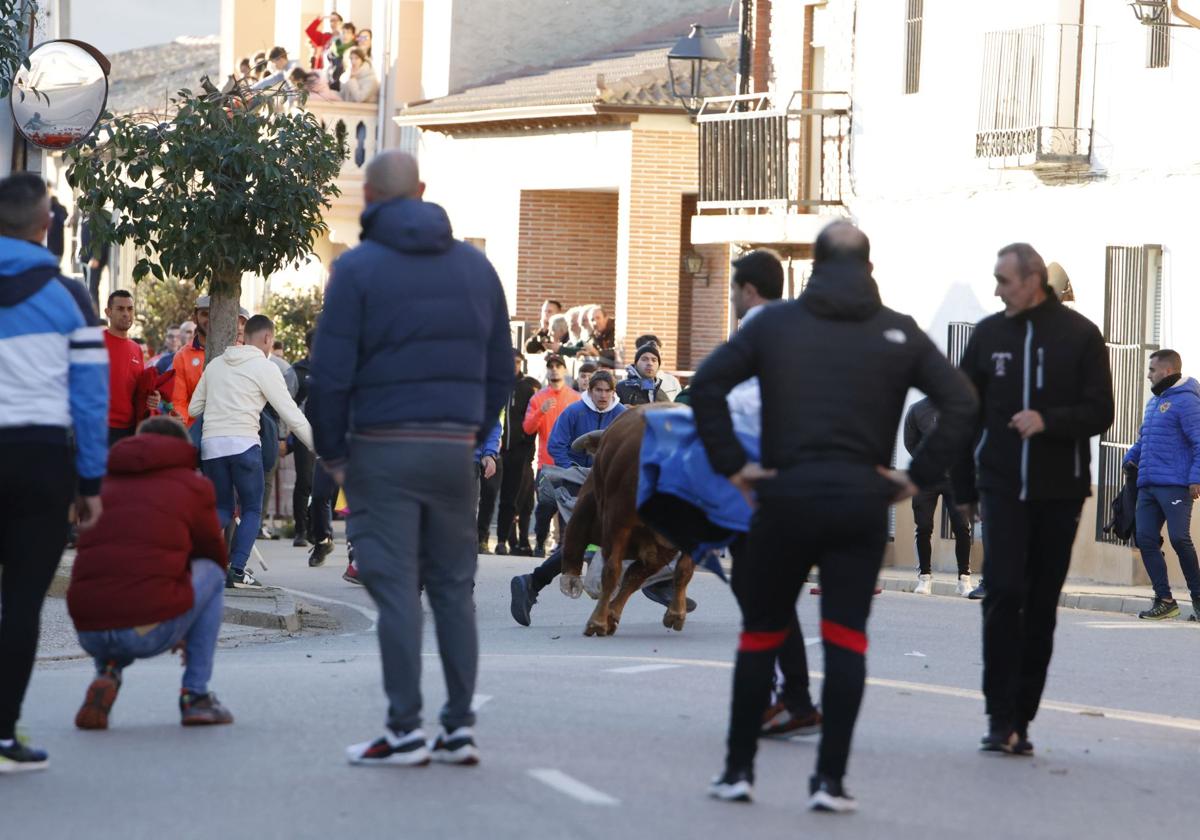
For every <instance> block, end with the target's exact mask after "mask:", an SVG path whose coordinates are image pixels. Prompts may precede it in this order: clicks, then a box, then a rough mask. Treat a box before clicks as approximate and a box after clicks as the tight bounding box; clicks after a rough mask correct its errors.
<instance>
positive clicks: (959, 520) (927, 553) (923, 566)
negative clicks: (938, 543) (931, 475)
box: [912, 484, 971, 575]
mask: <svg viewBox="0 0 1200 840" xmlns="http://www.w3.org/2000/svg"><path fill="white" fill-rule="evenodd" d="M939 497H940V498H941V500H942V506H943V507H944V508H945V509H946V511H947V512H948V513H949V514H950V528H951V530H952V531H953V532H954V559H955V560H956V561H958V573H959V574H960V575H969V574H971V523H970V522H968V521H967V518H966V517H965V516H963V515H962V513H960V512H959V510H958V507H957V506H956V505H955V504H954V495H953V494H952V493H951V492H950V485H949V484H940V485H938V486H937V487H930V488H929V489H928V490H922V491H921V492H920V493H918V494H917V495H915V496H913V500H912V508H913V522H914V523H915V525H916V541H917V566H918V570H919V572H920V573H921V574H923V575H928V574H932V572H933V543H932V540H933V515H934V511H935V509H936V508H937V501H938V498H939Z"/></svg>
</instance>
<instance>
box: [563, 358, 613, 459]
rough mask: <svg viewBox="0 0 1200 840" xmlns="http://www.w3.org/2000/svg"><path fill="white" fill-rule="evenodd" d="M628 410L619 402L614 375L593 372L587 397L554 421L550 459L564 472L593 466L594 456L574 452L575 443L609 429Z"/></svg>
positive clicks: (566, 409)
mask: <svg viewBox="0 0 1200 840" xmlns="http://www.w3.org/2000/svg"><path fill="white" fill-rule="evenodd" d="M624 410H625V406H624V405H622V404H621V403H619V402H617V398H616V386H615V381H614V380H613V375H612V374H611V373H609V372H608V371H606V370H598V371H596V372H595V373H593V374H592V378H591V379H590V380H588V389H587V391H585V392H584V394H583V397H582V398H580V399H579V401H578V402H573V403H571V404H570V405H569V406H567V407H566V408H564V409H563V412H562V414H560V415H559V416H558V420H556V421H555V422H554V429H553V430H551V432H550V440H549V442H548V443H547V444H546V449H547V451H549V453H550V457H551V458H553V459H554V466H556V467H562V468H564V469H566V468H567V467H572V466H579V467H590V466H591V465H592V456H591V455H589V454H588V453H587V452H576V451H574V450H573V449H571V442H572V441H574V440H575V438H577V437H579V436H580V435H586V434H587V433H588V432H595V431H598V430H601V429H607V428H608V427H609V426H611V425H612V421H613V420H616V419H617V416H618V415H619V414H621V412H623V411H624Z"/></svg>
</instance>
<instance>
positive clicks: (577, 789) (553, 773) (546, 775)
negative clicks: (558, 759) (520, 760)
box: [529, 768, 621, 805]
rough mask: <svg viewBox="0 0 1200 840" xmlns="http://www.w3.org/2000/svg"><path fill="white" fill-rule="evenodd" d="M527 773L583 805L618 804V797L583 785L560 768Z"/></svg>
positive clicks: (540, 769) (541, 769)
mask: <svg viewBox="0 0 1200 840" xmlns="http://www.w3.org/2000/svg"><path fill="white" fill-rule="evenodd" d="M529 775H530V776H532V777H533V778H535V779H537V780H538V781H539V782H541V783H542V784H544V785H546V786H547V787H552V788H554V789H555V790H557V791H558V792H559V793H565V794H566V795H567V796H569V797H571V798H572V799H577V800H579V801H580V802H582V803H584V804H585V805H620V804H621V801H620V800H619V799H613V798H612V797H611V796H609V795H608V794H607V793H604V792H602V791H599V790H596V789H595V788H594V787H591V786H590V785H585V784H584V783H583V782H581V781H579V780H578V779H575V778H572V777H571V776H568V775H567V774H566V773H564V772H562V771H561V770H554V769H551V768H539V769H535V770H530V771H529Z"/></svg>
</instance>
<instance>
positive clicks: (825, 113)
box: [696, 91, 850, 212]
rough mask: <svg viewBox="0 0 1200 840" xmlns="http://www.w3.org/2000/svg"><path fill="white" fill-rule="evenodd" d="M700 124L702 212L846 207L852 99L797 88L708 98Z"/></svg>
mask: <svg viewBox="0 0 1200 840" xmlns="http://www.w3.org/2000/svg"><path fill="white" fill-rule="evenodd" d="M696 121H697V123H698V125H699V128H700V196H699V200H698V201H697V205H696V206H697V208H698V209H699V210H701V211H703V210H738V209H764V210H777V211H782V212H786V211H789V210H795V209H800V208H809V207H821V206H830V205H841V204H843V203H844V202H843V195H844V194H846V193H848V191H849V186H848V182H849V166H850V96H849V94H847V93H843V92H838V91H797V92H795V93H793V94H792V95H791V97H790V99H789V101H788V102H787V104H786V105H785V106H784V107H776V105H775V103H774V102H773V101H772V99H771V97H770V95H769V94H751V95H748V96H722V97H715V98H712V99H706V100H705V102H704V105H703V107H702V108H701V109H700V113H699V114H698V115H697V118H696Z"/></svg>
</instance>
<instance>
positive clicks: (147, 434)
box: [67, 417, 233, 729]
mask: <svg viewBox="0 0 1200 840" xmlns="http://www.w3.org/2000/svg"><path fill="white" fill-rule="evenodd" d="M108 470H109V473H108V478H106V479H105V481H104V486H103V490H102V492H101V500H102V503H103V510H104V513H103V515H102V516H101V518H100V521H99V523H98V524H97V525H96V527H94V528H92V529H91V530H89V531H86V532H84V534H83V535H82V536H81V537H80V540H79V552H78V554H77V556H76V559H75V566H74V568H73V569H72V570H71V585H70V588H69V589H68V590H67V607H68V609H69V610H70V613H71V618H72V620H73V621H74V622H75V629H76V631H77V632H78V633H79V644H80V645H81V646H82V647H83V649H84V650H85V651H87V652H88V653H89V654H90V655H91V656H92V657H93V658H94V659H95V660H96V678H95V679H94V680H93V681H92V684H91V685H90V686H88V690H87V695H86V697H85V698H84V701H83V705H82V706H81V707H80V709H79V713H78V714H77V715H76V716H75V725H76V726H78V727H79V728H80V729H107V728H108V714H109V711H110V710H111V709H112V706H113V703H114V702H115V701H116V699H117V692H118V691H119V690H120V688H121V672H122V671H123V669H124V668H126V667H127V666H129V665H131V664H132V663H133V661H134V660H136V659H149V658H150V657H152V656H157V655H159V654H160V653H165V652H166V651H168V650H182V651H183V655H184V672H183V688H182V691H181V692H180V697H179V711H180V715H181V718H182V719H181V722H182V723H183V725H184V726H205V725H209V724H220V723H233V715H232V714H230V712H229V710H228V709H226V708H225V707H224V706H222V705H221V704H220V703H219V702H217V697H216V695H215V694H212V693H211V692H210V691H209V690H208V681H209V678H210V677H211V676H212V668H213V654H214V653H215V651H216V647H217V634H218V632H219V631H220V627H221V614H222V608H223V600H224V589H225V569H226V567H227V566H228V565H229V558H228V555H227V553H226V550H225V541H224V539H223V537H222V534H221V528H220V525H219V524H218V522H217V508H216V494H215V492H214V491H213V485H212V482H210V481H209V480H208V479H206V478H204V477H203V476H202V475H200V474H199V473H198V472H197V471H196V449H195V447H194V446H192V443H191V441H190V440H189V439H188V434H187V430H186V429H184V427H183V425H182V424H181V423H179V422H178V421H177V420H174V419H172V418H170V417H152V418H150V419H149V420H146V421H144V422H143V423H142V424H141V426H139V427H138V433H137V435H135V436H134V437H131V438H127V439H125V440H123V441H120V442H119V443H118V444H117V445H115V446H114V447H113V448H112V450H111V451H110V452H109V456H108Z"/></svg>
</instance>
